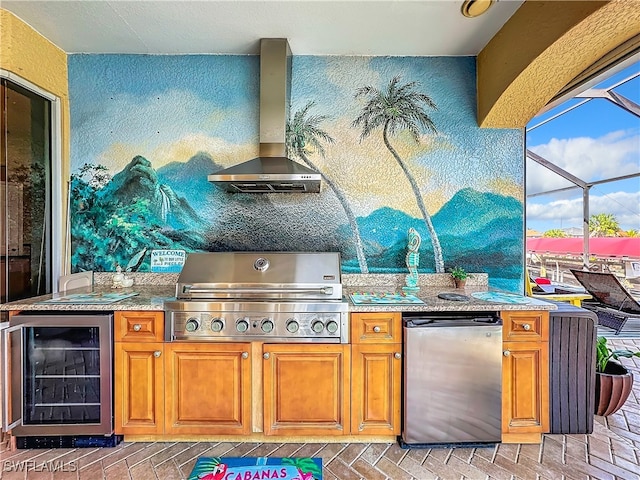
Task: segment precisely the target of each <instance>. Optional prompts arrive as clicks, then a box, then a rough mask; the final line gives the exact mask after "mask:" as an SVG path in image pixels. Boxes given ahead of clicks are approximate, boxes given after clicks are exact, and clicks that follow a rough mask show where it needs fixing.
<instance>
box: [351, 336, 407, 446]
mask: <svg viewBox="0 0 640 480" xmlns="http://www.w3.org/2000/svg"><path fill="white" fill-rule="evenodd" d="M401 352H402V344H400V343H398V344H380V345H353V346H352V347H351V359H352V360H351V385H352V388H351V433H352V434H364V435H399V434H400V404H401V400H400V386H401V378H402V354H401Z"/></svg>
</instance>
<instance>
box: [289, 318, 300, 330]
mask: <svg viewBox="0 0 640 480" xmlns="http://www.w3.org/2000/svg"><path fill="white" fill-rule="evenodd" d="M299 329H300V325H299V324H298V322H297V321H296V320H294V319H291V320H289V321H288V322H287V332H289V333H296V332H297V331H298V330H299Z"/></svg>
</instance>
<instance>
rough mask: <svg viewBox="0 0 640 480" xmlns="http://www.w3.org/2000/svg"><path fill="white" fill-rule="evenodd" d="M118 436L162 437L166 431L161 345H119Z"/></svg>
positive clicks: (117, 387) (115, 387) (115, 376)
mask: <svg viewBox="0 0 640 480" xmlns="http://www.w3.org/2000/svg"><path fill="white" fill-rule="evenodd" d="M114 365H115V372H114V397H115V399H114V417H115V433H117V434H120V435H128V434H149V435H151V434H161V433H162V432H163V428H164V404H163V402H164V386H163V382H164V361H163V344H162V343H149V342H147V343H131V342H128V343H125V342H122V343H116V344H115V364H114Z"/></svg>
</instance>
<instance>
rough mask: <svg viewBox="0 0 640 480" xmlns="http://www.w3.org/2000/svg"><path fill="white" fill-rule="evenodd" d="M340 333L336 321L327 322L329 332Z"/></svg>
mask: <svg viewBox="0 0 640 480" xmlns="http://www.w3.org/2000/svg"><path fill="white" fill-rule="evenodd" d="M337 331H338V323H337V322H336V321H335V320H330V321H328V322H327V332H329V333H336V332H337Z"/></svg>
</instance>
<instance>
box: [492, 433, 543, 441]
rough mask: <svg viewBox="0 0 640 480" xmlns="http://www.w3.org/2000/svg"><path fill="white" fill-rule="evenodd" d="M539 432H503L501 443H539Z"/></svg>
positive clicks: (540, 438)
mask: <svg viewBox="0 0 640 480" xmlns="http://www.w3.org/2000/svg"><path fill="white" fill-rule="evenodd" d="M541 442H542V434H541V433H503V434H502V443H541Z"/></svg>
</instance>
